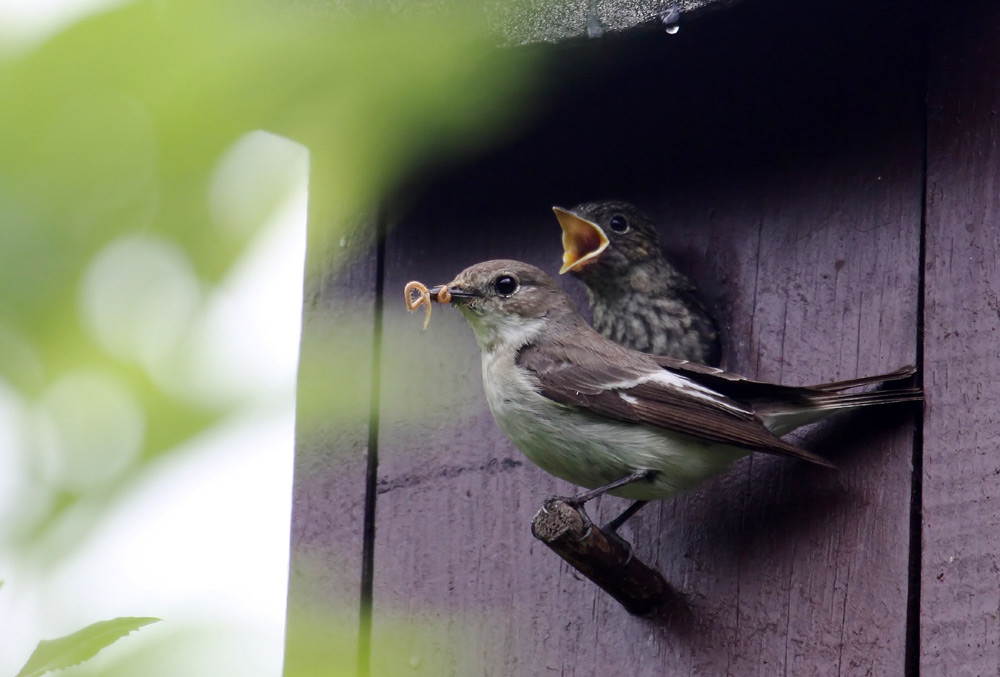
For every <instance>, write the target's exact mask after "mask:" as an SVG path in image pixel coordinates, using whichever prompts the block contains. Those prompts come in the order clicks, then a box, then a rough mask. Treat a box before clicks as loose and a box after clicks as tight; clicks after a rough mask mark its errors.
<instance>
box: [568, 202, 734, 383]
mask: <svg viewBox="0 0 1000 677" xmlns="http://www.w3.org/2000/svg"><path fill="white" fill-rule="evenodd" d="M552 209H553V211H554V212H555V214H556V218H557V219H558V221H559V225H560V226H561V227H562V242H563V266H562V269H561V270H560V271H559V272H560V273H571V274H572V275H574V276H575V277H577V278H579V279H580V280H581V281H582V282H583V283H584V284H585V285H586V286H587V295H588V297H589V298H590V308H591V312H592V314H593V321H594V329H596V330H597V331H599V332H600V333H601V334H603V335H604V336H606V337H608V338H609V339H611V340H612V341H615V342H616V343H620V344H622V345H623V346H627V347H629V348H632V349H634V350H639V351H642V352H645V353H652V354H654V355H666V356H669V357H675V358H677V359H681V360H690V361H692V362H698V363H700V364H707V365H710V366H713V367H715V366H718V365H719V363H720V362H721V360H722V349H721V347H720V345H719V328H718V325H716V323H715V320H714V319H713V318H712V316H711V314H710V313H709V312H708V309H707V308H706V307H705V303H704V302H703V301H702V299H701V298H700V297H699V295H698V290H697V288H696V287H695V285H694V283H692V282H691V280H690V279H689V278H688V277H687V276H686V275H684V273H682V272H681V271H680V270H679V269H678V268H677V266H676V265H674V263H673V262H672V261H671V260H670V259H669V258H667V256H666V255H665V254H664V253H663V249H662V248H661V246H660V236H659V234H658V233H657V230H656V226H655V224H654V223H653V221H652V220H651V219H650V218H649V217H648V216H646V215H645V214H643V213H642V212H641V211H640V210H639V209H638V208H637V207H635V206H634V205H631V204H628V203H627V202H613V201H611V202H588V203H585V204H581V205H578V206H576V207H574V208H573V209H563V208H561V207H553V208H552Z"/></svg>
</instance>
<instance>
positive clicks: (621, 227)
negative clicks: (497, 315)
mask: <svg viewBox="0 0 1000 677" xmlns="http://www.w3.org/2000/svg"><path fill="white" fill-rule="evenodd" d="M608 225H609V226H611V230H613V231H615V232H616V233H624V232H625V231H627V230H628V219H626V218H625V217H624V216H622V215H621V214H615V215H614V216H612V217H611V223H609V224H608Z"/></svg>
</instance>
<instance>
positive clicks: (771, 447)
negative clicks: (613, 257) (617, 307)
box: [517, 344, 830, 466]
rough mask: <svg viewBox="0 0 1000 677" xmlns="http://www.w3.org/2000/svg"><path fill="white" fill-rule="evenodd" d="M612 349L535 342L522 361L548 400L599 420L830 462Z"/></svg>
mask: <svg viewBox="0 0 1000 677" xmlns="http://www.w3.org/2000/svg"><path fill="white" fill-rule="evenodd" d="M603 345H607V344H602V346H603ZM611 345H613V344H611ZM616 348H617V346H616ZM613 352H614V353H615V354H613V355H601V354H599V353H595V352H592V351H588V352H587V353H585V354H583V353H580V352H579V350H578V349H577V350H573V348H570V347H567V346H560V345H558V344H555V345H553V344H548V345H546V349H545V350H544V351H543V350H539V349H538V348H537V347H536V346H532V345H529V346H527V347H525V348H523V349H522V350H521V351H520V353H519V354H518V359H517V362H518V365H519V366H520V367H522V368H524V369H527V370H528V371H529V372H530V373H531V374H532V376H534V378H535V379H536V380H537V382H538V387H539V392H541V394H542V395H544V396H545V397H547V398H549V399H550V400H552V401H554V402H558V403H559V404H564V405H569V406H575V407H579V408H580V409H583V410H585V411H587V412H589V413H591V414H593V415H595V416H601V417H604V418H610V419H614V420H618V421H624V422H628V423H640V424H645V425H650V426H654V427H658V428H663V429H666V430H671V431H673V432H677V433H682V434H684V435H688V436H690V437H692V438H694V439H697V440H700V441H703V442H710V443H716V444H726V445H732V446H735V447H741V448H744V449H749V450H753V451H762V452H765V453H771V454H779V455H782V456H793V457H795V458H800V459H803V460H807V461H810V462H813V463H818V464H820V465H826V466H829V465H830V463H829V462H828V461H826V460H825V459H823V458H821V457H819V456H817V455H815V454H812V453H809V452H808V451H805V450H803V449H799V448H798V447H796V446H794V445H792V444H789V443H788V442H785V441H784V440H782V439H780V438H778V437H776V436H775V435H774V434H772V433H771V432H770V431H769V430H768V429H767V428H765V427H764V424H763V423H762V422H761V420H760V419H759V418H758V417H757V415H756V414H755V412H754V411H753V410H752V409H749V408H747V407H745V406H744V405H741V404H740V403H738V402H736V401H734V400H732V399H730V398H728V397H726V396H725V395H722V394H719V393H716V392H713V391H711V390H710V389H708V388H705V387H704V386H702V385H700V384H698V383H696V382H695V381H693V380H691V379H688V378H685V377H684V376H681V375H679V374H675V373H670V372H666V371H661V370H660V369H658V368H657V366H656V363H654V362H652V361H651V360H647V358H646V356H644V355H640V354H638V353H634V352H632V351H624V350H623V351H621V352H618V351H617V350H613ZM571 353H572V354H571Z"/></svg>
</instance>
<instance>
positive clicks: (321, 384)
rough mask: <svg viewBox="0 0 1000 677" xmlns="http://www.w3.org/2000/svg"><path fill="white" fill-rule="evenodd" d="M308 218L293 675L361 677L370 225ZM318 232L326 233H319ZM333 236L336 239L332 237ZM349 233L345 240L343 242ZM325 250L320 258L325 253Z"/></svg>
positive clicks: (289, 645) (288, 635)
mask: <svg viewBox="0 0 1000 677" xmlns="http://www.w3.org/2000/svg"><path fill="white" fill-rule="evenodd" d="M328 227H329V225H328V224H326V223H325V222H323V221H321V220H319V218H318V217H317V216H316V215H315V213H311V214H310V228H311V229H312V231H313V232H312V233H311V237H310V242H309V246H310V248H311V250H310V252H309V254H310V257H311V259H313V260H315V261H318V262H319V263H318V264H317V265H314V266H313V265H311V266H309V267H308V269H309V270H310V271H311V274H308V277H307V279H306V282H305V303H304V305H303V309H304V310H303V326H302V348H301V357H300V368H299V394H298V411H297V424H296V444H295V474H294V487H293V495H292V525H291V557H290V566H289V591H288V613H287V620H286V630H285V674H288V675H323V674H330V675H344V674H354V670H355V661H356V657H357V655H358V639H359V636H358V628H359V621H360V618H359V612H360V603H361V575H362V547H363V529H364V505H365V476H366V465H367V461H368V452H369V449H368V437H369V414H370V397H371V377H372V359H373V345H374V339H375V335H374V328H375V290H376V270H377V266H376V253H375V226H374V219H373V218H371V217H363V218H359V219H358V220H357V222H356V224H355V225H354V226H353V227H345V228H342V229H341V228H336V229H334V231H335V233H336V234H335V236H329V233H323V232H322V229H323V228H328ZM316 231H321V232H319V233H317V232H316ZM334 231H331V232H334ZM341 233H343V239H340V234H341ZM317 250H318V251H317Z"/></svg>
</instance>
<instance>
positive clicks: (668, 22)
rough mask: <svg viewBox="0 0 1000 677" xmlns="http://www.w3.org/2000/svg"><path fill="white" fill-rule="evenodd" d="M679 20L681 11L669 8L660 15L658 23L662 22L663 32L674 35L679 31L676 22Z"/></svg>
mask: <svg viewBox="0 0 1000 677" xmlns="http://www.w3.org/2000/svg"><path fill="white" fill-rule="evenodd" d="M680 20H681V11H680V10H679V9H678V8H677V7H671V8H670V9H667V10H664V11H663V12H662V13H660V21H662V22H663V26H664V30H665V31H666V32H667V33H668V34H669V35H675V34H676V33H677V31H679V30H680V29H681V27H680V26H678V25H677V24H678V22H679V21H680Z"/></svg>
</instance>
